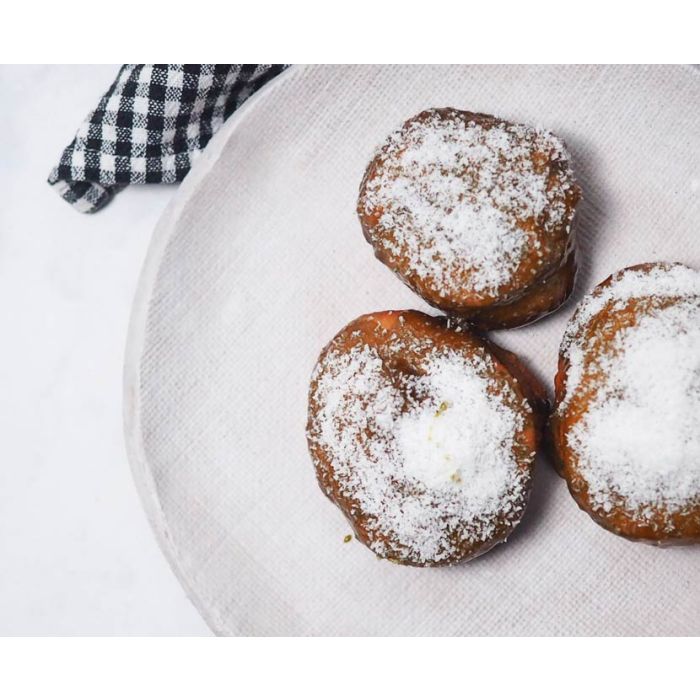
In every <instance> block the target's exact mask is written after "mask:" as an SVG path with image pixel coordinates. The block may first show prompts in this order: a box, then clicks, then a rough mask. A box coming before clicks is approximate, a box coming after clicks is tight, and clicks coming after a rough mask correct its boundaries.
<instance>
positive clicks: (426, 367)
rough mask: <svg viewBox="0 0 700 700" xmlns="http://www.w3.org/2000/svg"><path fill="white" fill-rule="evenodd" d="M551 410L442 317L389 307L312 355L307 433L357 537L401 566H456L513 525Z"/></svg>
mask: <svg viewBox="0 0 700 700" xmlns="http://www.w3.org/2000/svg"><path fill="white" fill-rule="evenodd" d="M546 410H547V402H546V398H545V393H544V390H543V389H542V387H541V386H540V385H539V383H538V382H537V381H536V380H535V379H534V377H533V376H532V375H530V374H529V372H528V371H527V370H526V369H525V368H524V366H523V365H522V364H521V363H520V362H519V360H518V359H517V358H516V357H515V356H514V355H513V354H511V353H509V352H507V351H505V350H503V349H502V348H499V347H497V346H495V345H492V344H490V343H489V342H487V341H485V340H483V339H482V338H480V337H478V336H476V335H474V334H473V333H471V332H468V331H465V330H462V329H458V328H453V327H450V323H449V321H447V320H446V319H444V318H433V317H431V316H427V315H425V314H423V313H420V312H418V311H385V312H381V313H375V314H370V315H367V316H361V317H360V318H358V319H356V320H355V321H353V322H352V323H350V324H349V325H348V326H346V327H345V328H344V329H343V330H341V331H340V333H338V334H337V335H336V336H335V338H333V340H332V341H331V342H330V343H329V344H328V346H327V347H326V348H325V349H324V350H323V352H322V353H321V356H320V358H319V360H318V363H317V364H316V367H315V369H314V372H313V375H312V380H311V387H310V391H309V414H308V423H307V438H308V445H309V451H310V453H311V457H312V461H313V463H314V466H315V469H316V476H317V479H318V483H319V485H320V487H321V489H322V491H323V492H324V493H325V494H326V495H327V496H328V497H329V498H330V499H331V501H333V502H334V503H335V504H336V505H337V506H338V507H339V508H340V510H341V511H342V512H343V513H344V515H345V516H346V518H347V519H348V521H349V522H350V524H351V526H352V528H353V530H354V532H355V535H356V537H357V539H358V540H360V541H361V542H362V543H364V544H365V545H367V546H368V547H369V548H370V549H371V550H372V551H373V552H374V553H375V554H376V555H377V556H379V557H381V558H387V559H389V560H391V561H393V562H396V563H400V564H409V565H414V566H436V565H446V564H455V563H457V562H460V561H465V560H467V559H470V558H473V557H476V556H478V555H480V554H483V553H484V552H486V551H488V550H489V549H491V547H493V546H494V545H496V544H498V543H499V542H502V541H504V540H505V538H506V537H507V536H508V535H509V534H510V532H511V531H512V530H513V528H514V527H515V526H516V525H517V524H518V522H519V521H520V519H521V517H522V515H523V512H524V510H525V506H526V504H527V500H528V496H529V492H530V484H531V476H532V469H533V462H534V456H535V451H536V449H537V444H538V439H539V432H540V429H541V428H542V420H541V418H542V416H543V415H544V416H546Z"/></svg>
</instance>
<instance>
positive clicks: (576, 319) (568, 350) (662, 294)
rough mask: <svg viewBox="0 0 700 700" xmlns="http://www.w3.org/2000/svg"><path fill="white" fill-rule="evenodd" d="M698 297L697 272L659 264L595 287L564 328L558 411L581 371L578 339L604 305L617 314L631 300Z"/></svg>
mask: <svg viewBox="0 0 700 700" xmlns="http://www.w3.org/2000/svg"><path fill="white" fill-rule="evenodd" d="M698 295H700V273H698V272H697V270H693V269H692V268H689V267H687V266H685V265H681V264H676V263H658V264H656V265H654V267H652V268H651V269H650V270H647V271H645V270H639V269H637V270H635V269H625V270H620V271H619V272H617V273H615V274H614V275H613V276H612V279H611V281H610V284H609V285H607V286H605V287H601V286H599V287H596V288H595V289H594V290H593V292H591V293H590V294H588V295H587V296H586V297H584V299H583V300H582V301H581V302H580V303H579V305H578V306H577V307H576V312H575V314H574V315H573V317H572V319H571V321H570V322H569V324H568V325H567V327H566V331H565V332H564V338H563V339H562V344H561V354H562V355H563V356H564V358H565V359H566V360H567V361H568V363H569V369H568V372H567V376H566V394H565V396H564V399H563V400H562V402H561V404H560V405H559V410H560V411H563V410H565V409H566V408H567V406H568V405H569V402H570V401H571V398H572V396H573V394H574V392H575V391H576V390H577V389H578V387H579V385H580V382H581V378H582V371H583V364H584V354H585V349H586V348H585V346H584V345H583V344H582V343H581V342H580V338H579V336H581V334H582V331H583V330H584V329H585V328H586V326H587V324H588V323H590V321H591V320H592V319H593V318H595V316H596V315H597V314H598V313H600V312H601V311H602V310H603V309H604V308H606V306H608V305H610V309H611V310H612V311H613V312H614V311H619V310H620V309H622V307H623V306H624V305H625V304H626V303H627V302H628V301H629V300H630V299H631V298H633V297H639V296H649V297H655V298H658V299H664V298H671V297H681V296H683V297H685V296H698Z"/></svg>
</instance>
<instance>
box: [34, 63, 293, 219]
mask: <svg viewBox="0 0 700 700" xmlns="http://www.w3.org/2000/svg"><path fill="white" fill-rule="evenodd" d="M285 67H286V66H285V65H273V64H263V63H260V64H207V63H202V64H192V65H185V64H126V65H124V66H123V67H122V68H121V70H120V71H119V74H118V75H117V78H116V80H115V81H114V83H112V86H111V87H110V88H109V90H108V91H107V92H106V93H105V95H104V96H103V97H102V99H101V100H100V102H99V104H98V105H97V109H95V110H94V111H93V112H91V113H90V115H89V116H88V117H87V119H86V120H85V121H84V122H83V124H82V125H81V127H80V129H79V130H78V133H77V134H76V137H75V138H74V139H73V141H72V142H71V144H70V145H69V146H68V147H67V148H66V149H65V151H63V154H62V156H61V160H60V162H59V164H58V165H57V166H56V167H55V168H54V169H53V170H52V171H51V174H50V175H49V180H48V181H49V184H50V185H51V186H52V187H54V188H55V189H56V191H57V192H58V193H59V194H60V195H61V197H63V199H65V200H66V201H67V202H68V203H69V204H72V205H73V206H74V207H75V208H76V209H77V210H78V211H81V212H85V213H92V212H95V211H97V210H98V209H100V208H101V207H103V206H104V205H105V204H107V202H109V201H110V199H112V197H113V196H114V195H115V194H116V193H117V192H119V190H121V189H123V188H124V187H125V186H126V185H128V184H136V183H139V184H140V183H149V182H166V183H173V182H179V181H180V180H182V178H184V177H185V175H187V173H188V172H189V169H190V167H191V165H192V162H193V161H194V159H195V158H196V157H197V156H198V155H199V153H200V152H201V151H202V149H203V148H204V147H205V146H206V145H207V143H208V142H209V139H210V138H211V137H212V135H213V134H214V133H215V132H216V131H217V129H218V128H219V127H220V126H221V125H222V124H223V123H224V121H225V120H226V119H227V118H228V117H229V116H230V115H231V114H232V113H233V112H234V111H235V110H236V109H238V107H240V106H241V105H242V104H243V102H245V101H246V100H247V99H248V97H250V96H251V95H252V94H253V93H254V92H255V91H256V90H258V89H259V88H260V87H262V86H263V85H264V84H265V83H267V82H268V81H269V80H271V79H272V78H274V77H275V76H277V75H279V74H280V73H281V72H282V71H283V70H284V69H285Z"/></svg>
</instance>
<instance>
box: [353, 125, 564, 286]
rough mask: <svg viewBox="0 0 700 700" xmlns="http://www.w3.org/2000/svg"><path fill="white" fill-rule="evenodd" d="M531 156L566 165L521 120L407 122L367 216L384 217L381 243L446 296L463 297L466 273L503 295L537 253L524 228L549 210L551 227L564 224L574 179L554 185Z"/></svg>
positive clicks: (388, 150)
mask: <svg viewBox="0 0 700 700" xmlns="http://www.w3.org/2000/svg"><path fill="white" fill-rule="evenodd" d="M533 150H536V151H539V152H542V153H546V154H548V156H549V158H551V159H555V160H556V159H561V160H564V159H567V155H566V152H565V150H564V147H563V144H562V143H561V141H560V140H559V139H557V138H556V137H555V136H554V135H553V134H550V133H548V132H546V131H543V130H537V129H532V128H529V127H525V126H522V125H518V124H509V123H506V122H500V123H497V124H495V125H494V126H492V127H489V128H485V127H483V126H481V125H479V124H477V123H475V122H470V123H469V124H467V125H465V122H464V121H463V120H462V119H460V118H459V117H458V116H457V115H451V116H445V115H442V116H440V115H437V114H434V115H431V116H430V117H428V118H427V119H426V120H417V121H413V122H410V123H409V124H408V125H406V126H404V127H403V128H402V129H399V130H398V131H396V132H395V133H394V134H392V136H391V137H390V138H389V141H388V144H387V146H386V147H385V151H384V154H383V163H382V165H381V166H380V169H379V170H378V172H377V175H376V177H373V178H371V179H370V180H369V182H368V184H367V189H366V203H365V208H366V211H370V210H380V211H382V212H383V214H382V216H381V218H380V222H379V223H380V225H381V226H382V228H384V229H385V230H386V231H387V232H388V235H387V236H385V237H384V238H383V240H382V242H381V244H382V245H384V246H385V247H386V248H387V249H389V250H391V251H392V252H393V253H394V254H395V255H402V256H406V257H407V258H408V260H409V263H410V266H411V268H412V269H413V270H414V271H415V272H416V273H417V274H418V275H419V276H420V277H422V278H432V279H433V280H435V281H436V282H437V283H438V284H439V285H440V286H441V288H442V289H444V290H445V292H453V291H459V287H460V286H462V285H463V284H464V271H465V269H466V270H469V283H470V286H471V287H472V288H473V289H474V290H475V291H476V292H482V293H487V294H494V293H497V291H498V289H499V287H501V286H502V285H504V284H507V283H508V281H509V280H510V279H511V277H512V275H513V274H514V273H515V271H516V269H517V267H518V265H519V262H520V259H521V255H522V252H523V250H525V249H527V248H529V247H532V248H535V249H537V248H538V247H539V241H538V239H537V237H536V236H535V235H534V234H533V233H531V232H529V231H527V230H525V229H526V227H523V226H522V223H521V222H523V221H526V220H540V217H541V216H542V214H543V212H545V210H547V209H548V217H547V218H546V220H545V224H544V225H545V227H546V229H547V230H553V229H555V228H558V227H560V226H562V224H564V223H566V217H567V211H566V207H565V205H564V203H563V197H564V195H565V192H566V190H567V189H568V188H569V187H571V186H572V182H573V176H572V175H571V173H570V172H569V175H568V177H566V178H563V180H557V181H556V182H554V183H552V182H549V183H548V175H549V173H548V169H546V168H542V169H541V172H538V171H537V170H536V167H535V164H534V163H533V160H532V153H533ZM548 188H549V189H548Z"/></svg>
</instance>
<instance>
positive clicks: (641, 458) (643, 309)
mask: <svg viewBox="0 0 700 700" xmlns="http://www.w3.org/2000/svg"><path fill="white" fill-rule="evenodd" d="M603 310H605V311H606V314H607V315H606V319H608V320H607V323H606V325H604V326H599V325H595V326H594V325H593V324H596V323H597V322H598V321H597V319H598V318H599V314H600V313H601V312H602V311H603ZM618 314H627V316H628V317H629V316H630V315H631V314H633V316H632V318H633V319H634V323H633V324H632V325H630V321H629V320H627V321H625V322H621V321H620V320H619V317H618ZM610 329H612V331H611V330H610ZM611 332H613V335H612V337H611V338H610V339H609V340H608V339H607V335H608V334H610V333H611ZM601 338H606V340H605V342H604V344H603V345H601V346H600V347H602V348H603V350H604V351H602V350H601V349H600V347H599V344H600V343H601V342H602V341H601ZM562 355H563V357H564V358H565V359H566V360H567V362H568V370H567V375H566V389H567V390H566V394H565V396H564V400H563V401H562V402H561V403H560V405H559V406H558V408H557V412H556V414H557V416H558V417H559V418H565V417H566V416H567V415H568V413H569V412H570V411H572V410H575V411H576V413H574V414H572V419H571V425H570V426H569V429H568V432H567V437H566V439H567V445H568V448H569V449H570V450H571V453H572V455H573V458H574V460H575V470H576V472H577V474H578V475H579V476H580V477H581V478H582V479H583V480H584V482H585V485H586V489H587V494H588V500H589V502H590V504H591V506H592V507H593V508H594V509H597V510H599V511H601V512H602V513H604V514H607V513H611V512H612V511H614V510H618V511H622V512H624V513H625V514H626V517H630V518H633V519H634V520H635V521H638V522H641V523H647V524H648V525H649V526H650V527H651V526H653V528H654V529H657V530H658V531H659V536H663V534H664V532H672V531H673V530H674V528H675V523H676V520H674V517H675V516H682V517H691V516H692V513H693V512H696V511H698V509H700V273H698V272H697V271H695V270H692V269H690V268H687V267H685V266H683V265H669V264H657V265H654V266H651V268H650V269H646V268H639V269H634V268H632V269H628V270H623V271H621V272H619V273H617V274H616V275H614V276H613V277H612V279H611V281H610V284H608V285H604V286H600V287H598V288H597V289H596V290H595V292H594V293H593V294H591V295H589V296H588V297H587V298H586V299H585V300H584V301H583V302H582V303H581V305H580V306H579V308H578V309H577V312H576V314H575V316H574V318H573V319H572V322H571V324H570V325H569V328H568V329H567V332H566V335H565V337H564V342H563V346H562ZM584 397H585V398H584ZM582 402H583V403H582ZM584 404H585V411H584V412H583V413H582V415H579V412H580V410H581V409H580V406H581V405H584ZM698 522H700V516H698Z"/></svg>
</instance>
